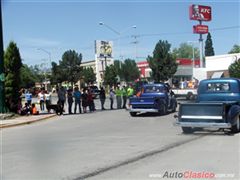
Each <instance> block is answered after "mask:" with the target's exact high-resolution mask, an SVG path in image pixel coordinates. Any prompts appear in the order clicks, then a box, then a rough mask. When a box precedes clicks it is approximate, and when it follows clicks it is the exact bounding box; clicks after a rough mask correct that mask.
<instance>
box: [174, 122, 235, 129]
mask: <svg viewBox="0 0 240 180" xmlns="http://www.w3.org/2000/svg"><path fill="white" fill-rule="evenodd" d="M174 125H176V126H182V127H202V128H208V127H210V128H231V127H232V125H231V124H230V123H206V122H175V123H174Z"/></svg>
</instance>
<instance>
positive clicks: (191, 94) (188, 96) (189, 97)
mask: <svg viewBox="0 0 240 180" xmlns="http://www.w3.org/2000/svg"><path fill="white" fill-rule="evenodd" d="M186 99H187V100H193V99H194V94H193V93H192V92H188V93H187V97H186Z"/></svg>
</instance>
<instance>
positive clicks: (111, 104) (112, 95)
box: [109, 88, 115, 109]
mask: <svg viewBox="0 0 240 180" xmlns="http://www.w3.org/2000/svg"><path fill="white" fill-rule="evenodd" d="M114 97H115V92H114V91H113V89H112V88H111V89H110V93H109V99H110V109H113V103H114Z"/></svg>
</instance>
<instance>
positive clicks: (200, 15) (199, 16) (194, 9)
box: [189, 4, 212, 21]
mask: <svg viewBox="0 0 240 180" xmlns="http://www.w3.org/2000/svg"><path fill="white" fill-rule="evenodd" d="M189 18H190V19H191V20H199V21H211V19H212V9H211V7H210V6H201V5H196V4H192V5H191V6H190V7H189Z"/></svg>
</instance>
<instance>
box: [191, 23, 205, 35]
mask: <svg viewBox="0 0 240 180" xmlns="http://www.w3.org/2000/svg"><path fill="white" fill-rule="evenodd" d="M193 33H196V34H207V33H208V26H206V25H196V26H193Z"/></svg>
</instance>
